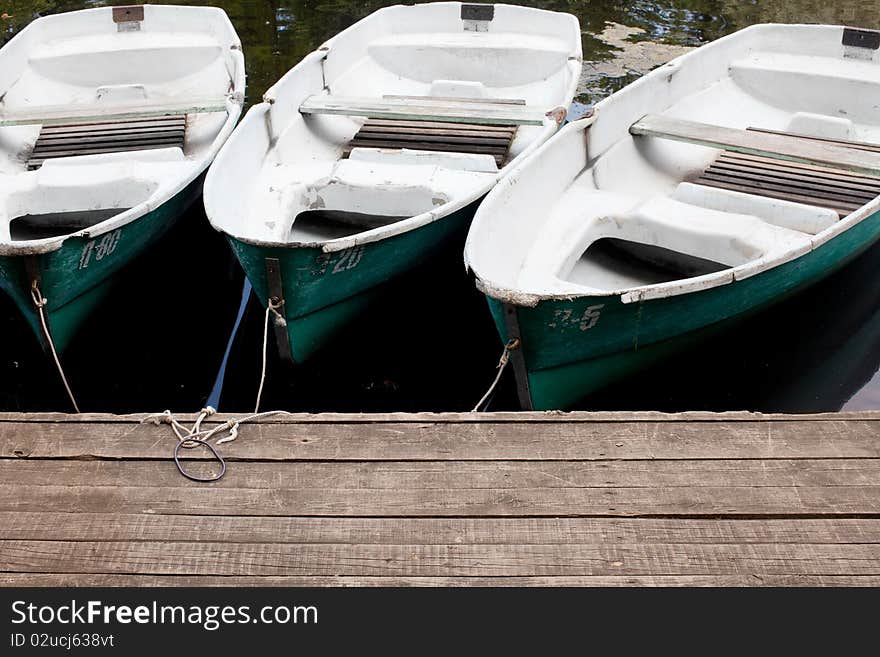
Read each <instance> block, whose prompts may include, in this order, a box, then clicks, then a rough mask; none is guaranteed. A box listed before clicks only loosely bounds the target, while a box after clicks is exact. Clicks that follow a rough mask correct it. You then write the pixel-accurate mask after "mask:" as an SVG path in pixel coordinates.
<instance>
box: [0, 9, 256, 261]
mask: <svg viewBox="0 0 880 657" xmlns="http://www.w3.org/2000/svg"><path fill="white" fill-rule="evenodd" d="M244 84H245V75H244V59H243V56H242V52H241V45H240V42H239V40H238V37H237V35H236V33H235V30H234V29H233V27H232V24H231V23H230V21H229V19H228V17H227V16H226V14H225V12H223V11H222V10H220V9H217V8H212V7H177V6H150V5H146V6H144V7H126V8H111V7H102V8H96V9H87V10H83V11H76V12H70V13H64V14H57V15H51V16H46V17H43V18H39V19H37V20H35V21H34V22H32V23H31V24H29V25H28V26H27V27H26V28H25V29H24V30H22V31H21V32H20V33H19V34H17V35H16V36H15V37H14V38H13V39H12V40H10V41H9V43H7V44H6V45H5V46H4V47H3V48H2V50H0V254H4V255H16V254H27V253H40V252H46V251H51V250H55V249H58V248H59V247H60V246H61V244H62V242H63V241H64V240H65V239H67V238H69V237H70V236H72V235H81V234H83V232H87V233H88V234H89V235H90V236H96V235H100V234H102V233H106V232H108V231H111V230H115V229H117V228H119V227H120V226H122V225H125V224H127V223H129V222H131V221H133V220H135V219H137V218H138V217H140V216H143V215H144V214H146V213H147V212H148V211H150V210H152V209H154V208H156V207H158V206H159V205H161V204H162V203H163V202H164V201H166V200H168V199H169V198H171V197H172V196H174V195H175V194H176V193H178V192H179V191H181V190H182V189H183V188H184V187H186V185H188V184H189V183H190V182H192V181H194V180H195V179H196V178H197V177H198V176H199V175H200V174H201V173H202V172H203V171H204V170H205V169H206V168H207V166H208V165H209V164H210V162H211V161H212V159H213V157H214V155H215V154H216V152H217V151H218V150H219V147H220V145H222V143H223V142H224V141H225V139H226V137H228V135H229V134H230V133H231V132H232V129H233V127H234V126H235V123H236V122H237V120H238V117H239V115H240V112H241V105H242V102H243V98H244Z"/></svg>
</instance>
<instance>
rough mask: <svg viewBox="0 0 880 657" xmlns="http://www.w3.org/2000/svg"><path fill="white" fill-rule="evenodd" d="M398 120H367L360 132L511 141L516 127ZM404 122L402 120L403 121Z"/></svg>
mask: <svg viewBox="0 0 880 657" xmlns="http://www.w3.org/2000/svg"><path fill="white" fill-rule="evenodd" d="M396 123H398V122H397V121H385V122H384V123H383V124H381V125H379V124H377V123H375V122H374V121H372V120H370V121H367V122H366V123H365V124H364V125H363V126H362V127H361V129H360V130H359V131H358V134H359V135H361V136H366V135H367V134H369V135H374V134H375V135H383V136H385V137H387V136H397V135H432V136H447V135H448V136H455V137H478V138H481V139H489V140H492V141H495V142H498V141H503V142H509V141H510V139H511V137H513V135H514V133H515V132H516V129H515V128H513V127H510V128H502V129H500V130H486V128H487V127H488V126H474V127H462V124H460V123H448V124H445V126H444V127H442V128H428V127H424V126H417V125H413V124H408V125H395V124H396ZM401 123H402V122H401Z"/></svg>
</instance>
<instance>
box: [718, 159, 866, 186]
mask: <svg viewBox="0 0 880 657" xmlns="http://www.w3.org/2000/svg"><path fill="white" fill-rule="evenodd" d="M712 166H719V167H721V166H723V167H724V168H725V169H726V168H732V167H735V168H742V169H743V170H748V171H763V172H766V173H767V174H768V175H769V176H773V177H779V178H783V179H796V180H801V181H807V182H815V183H816V184H820V185H823V186H830V187H846V188H852V189H859V190H863V191H868V192H873V193H877V192H878V191H880V178H869V177H867V176H855V175H853V174H851V173H849V172H848V171H841V172H840V173H835V171H837V170H836V169H821V168H819V167H811V168H807V167H806V166H799V167H795V166H794V164H793V163H792V162H780V161H779V160H768V159H765V158H757V157H756V158H752V159H746V156H744V155H742V153H727V152H725V153H722V154H721V155H720V156H718V159H717V160H715V162H714V164H713V165H712Z"/></svg>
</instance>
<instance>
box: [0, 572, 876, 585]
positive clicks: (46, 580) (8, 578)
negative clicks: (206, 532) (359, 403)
mask: <svg viewBox="0 0 880 657" xmlns="http://www.w3.org/2000/svg"><path fill="white" fill-rule="evenodd" d="M0 586H18V587H25V586H30V587H35V586H39V587H45V586H76V587H80V586H113V587H115V586H137V587H169V586H230V587H231V586H234V587H250V586H274V587H317V586H321V587H324V586H331V587H351V586H357V587H364V586H382V587H389V586H421V587H424V586H447V587H448V586H468V587H474V586H480V587H486V586H491V587H498V586H543V587H547V586H568V587H573V586H576V587H587V586H602V587H610V586H628V587H630V586H651V587H656V586H666V587H671V586H688V587H697V586H699V587H705V586H713V587H714V586H736V587H746V586H749V587H756V586H811V587H815V586H862V587H868V586H870V587H876V586H880V576H877V575H800V574H793V575H766V574H760V575H759V574H754V573H753V574H742V575H641V576H631V575H620V576H615V575H595V576H561V577H555V576H536V577H384V576H379V577H374V576H369V575H362V576H359V577H348V576H340V577H337V576H327V577H320V576H319V577H310V576H307V575H303V576H298V575H286V576H285V575H274V576H249V577H236V576H232V577H223V576H214V575H114V574H81V573H51V574H47V573H2V572H0Z"/></svg>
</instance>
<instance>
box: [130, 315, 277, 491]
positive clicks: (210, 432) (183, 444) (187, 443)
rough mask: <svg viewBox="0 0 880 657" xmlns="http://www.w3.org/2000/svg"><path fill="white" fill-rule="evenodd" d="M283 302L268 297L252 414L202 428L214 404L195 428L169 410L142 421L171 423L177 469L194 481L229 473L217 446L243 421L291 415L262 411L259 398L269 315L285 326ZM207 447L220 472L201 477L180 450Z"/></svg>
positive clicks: (203, 412)
mask: <svg viewBox="0 0 880 657" xmlns="http://www.w3.org/2000/svg"><path fill="white" fill-rule="evenodd" d="M282 305H284V304H283V302H280V301H278V300H277V299H276V298H274V297H272V298H270V299H269V303H268V306H267V307H266V320H265V322H264V324H263V367H262V371H261V372H260V387H259V389H258V390H257V401H256V404H255V406H254V412H253V413H251V414H250V415H247V416H245V417H242V418H238V419H232V420H227V421H226V422H224V423H223V424H218V425H217V426H216V427H214V428H213V429H202V422H204V421H205V419H206V418H208V417H210V416H212V415H214V414H216V413H217V409H215V408H214V407H213V406H206V407H205V408H203V409H202V410H201V411H200V412H199V415H198V417H196V421H195V422H194V423H193V425H192V427H190V428H187V427H186V426H184V425H183V424H181V423H180V422H179V421H178V420H177V419H176V418H175V417H174V415H173V414H172V413H171V411H170V410H165V411H162V412H161V413H153V414H152V415H148V416H147V417H145V418H144V419H143V420H141V423H142V424H143V423H150V424H155V425H161V424H167V425H169V426H171V429H172V430H173V431H174V435H175V436H177V444H176V445H175V446H174V465H176V466H177V470H178V472H180V474H182V475H183V476H184V477H186V478H187V479H190V480H191V481H198V482H203V483H208V482H212V481H217V480H218V479H220V478H221V477H222V476H223V475H225V474H226V459H224V458H223V456H222V455H221V454H220V452H219V451H218V450H217V446H219V445H222V444H223V443H228V442H232V441H233V440H235V439H236V438H238V431H239V428H240V426H241V425H242V424H245V423H247V422H254V421H256V420H260V419H262V418H266V417H270V416H272V415H290V413H289V412H288V411H264V412H262V413H260V399H261V397H262V396H263V385H264V384H265V382H266V363H267V360H268V359H267V357H266V356H267V347H268V343H269V318H270V317H271V315H272V314H273V313H274V314H275V323H276V324H277V325H279V326H285V325H286V321H285V319H284V316H283V315H282V314H281V313H279V312H278V309H279V308H281V306H282ZM226 431H228V432H229V433H228V435H226V436H223V437H222V438H220V439H218V440H217V441H216V442H215V444H214V445H212V444H211V443H210V442H209V441H210V440H211V439H212V438H213V437H214V436H216V435H218V434H221V433H223V432H226ZM199 446H202V447H207V448H208V449H209V450H210V451H211V454H212V455H213V456H214V459H216V460H217V462H218V463H220V471H219V472H218V473H216V474H213V475H209V476H207V477H201V476H199V475H194V474H192V473H191V472H188V471H187V470H186V468H184V467H183V464H182V463H181V462H180V450H181V449H193V448H194V447H199Z"/></svg>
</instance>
